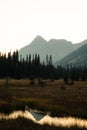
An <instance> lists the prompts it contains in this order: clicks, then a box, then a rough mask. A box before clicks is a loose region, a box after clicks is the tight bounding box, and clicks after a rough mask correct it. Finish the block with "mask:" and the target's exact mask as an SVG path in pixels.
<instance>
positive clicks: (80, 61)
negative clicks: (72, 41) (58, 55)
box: [54, 43, 87, 66]
mask: <svg viewBox="0 0 87 130" xmlns="http://www.w3.org/2000/svg"><path fill="white" fill-rule="evenodd" d="M67 64H72V65H75V66H83V65H87V43H86V44H84V45H82V46H81V47H79V48H78V49H77V50H75V51H73V52H72V53H70V54H69V55H67V56H65V57H64V58H63V59H61V60H59V61H58V62H56V63H55V64H54V65H55V66H57V65H62V66H66V65H67Z"/></svg>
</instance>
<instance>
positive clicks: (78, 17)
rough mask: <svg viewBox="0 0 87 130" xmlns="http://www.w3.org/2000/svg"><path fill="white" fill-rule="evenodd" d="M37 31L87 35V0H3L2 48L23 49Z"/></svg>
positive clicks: (51, 35)
mask: <svg viewBox="0 0 87 130" xmlns="http://www.w3.org/2000/svg"><path fill="white" fill-rule="evenodd" d="M37 35H41V36H42V37H44V38H45V39H46V40H49V39H51V38H56V39H66V40H69V41H72V42H74V43H77V42H80V41H82V40H85V39H87V0H0V51H4V52H5V51H10V50H15V49H17V48H18V49H19V48H21V47H23V46H25V45H27V44H29V43H30V42H31V41H32V40H33V39H34V38H35V37H36V36H37Z"/></svg>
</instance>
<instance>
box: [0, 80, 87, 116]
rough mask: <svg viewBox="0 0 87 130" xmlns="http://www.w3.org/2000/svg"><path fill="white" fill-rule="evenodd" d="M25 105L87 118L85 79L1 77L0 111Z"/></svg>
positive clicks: (53, 114)
mask: <svg viewBox="0 0 87 130" xmlns="http://www.w3.org/2000/svg"><path fill="white" fill-rule="evenodd" d="M25 106H28V107H29V108H32V109H38V110H41V111H45V112H50V113H51V116H58V117H60V116H61V117H64V116H73V117H80V118H87V81H84V82H83V81H74V84H71V82H69V83H68V84H65V83H64V81H63V80H43V81H42V80H41V81H39V80H38V79H35V80H34V81H33V83H31V81H30V80H28V79H21V80H15V79H1V80H0V112H3V113H10V112H12V111H14V110H25Z"/></svg>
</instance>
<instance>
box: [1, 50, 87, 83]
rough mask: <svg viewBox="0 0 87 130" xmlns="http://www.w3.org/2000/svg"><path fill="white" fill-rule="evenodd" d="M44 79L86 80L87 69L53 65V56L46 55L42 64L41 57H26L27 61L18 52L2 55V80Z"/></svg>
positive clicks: (84, 67)
mask: <svg viewBox="0 0 87 130" xmlns="http://www.w3.org/2000/svg"><path fill="white" fill-rule="evenodd" d="M7 77H10V78H14V79H21V78H29V79H34V78H42V79H64V81H65V82H66V83H67V82H68V79H70V80H71V81H73V80H83V81H84V80H86V79H87V67H86V66H85V65H84V66H83V67H80V66H79V67H76V66H72V65H67V67H62V66H57V67H55V66H54V65H53V61H52V56H51V55H46V59H45V60H44V61H43V62H41V60H40V55H38V54H34V55H31V54H29V55H26V59H24V58H23V57H22V55H20V56H19V53H18V50H16V51H14V52H13V53H11V52H8V54H7V55H6V54H3V53H0V78H7Z"/></svg>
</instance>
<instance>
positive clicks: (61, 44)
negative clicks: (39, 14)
mask: <svg viewBox="0 0 87 130" xmlns="http://www.w3.org/2000/svg"><path fill="white" fill-rule="evenodd" d="M86 41H87V39H86V40H84V41H82V42H81V43H78V44H77V43H76V44H73V43H72V42H70V41H67V40H66V39H50V40H49V41H47V40H45V39H44V38H43V37H42V36H40V35H37V36H36V37H35V38H34V40H32V42H31V43H30V44H28V45H26V46H25V47H22V48H21V49H20V50H19V55H22V56H23V57H24V58H26V55H28V54H31V55H33V54H36V53H37V54H39V55H40V58H41V61H43V60H45V58H46V55H52V58H53V62H54V63H55V62H57V61H59V60H61V59H63V58H64V57H65V56H67V55H69V54H70V53H71V52H73V51H75V50H77V49H78V48H80V47H81V46H82V45H85V44H86Z"/></svg>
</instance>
